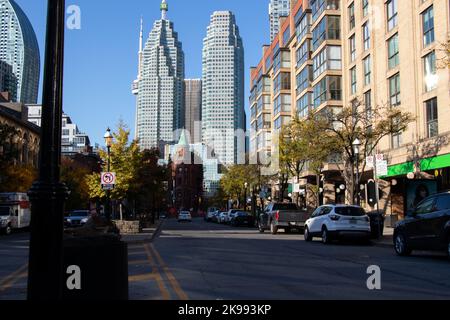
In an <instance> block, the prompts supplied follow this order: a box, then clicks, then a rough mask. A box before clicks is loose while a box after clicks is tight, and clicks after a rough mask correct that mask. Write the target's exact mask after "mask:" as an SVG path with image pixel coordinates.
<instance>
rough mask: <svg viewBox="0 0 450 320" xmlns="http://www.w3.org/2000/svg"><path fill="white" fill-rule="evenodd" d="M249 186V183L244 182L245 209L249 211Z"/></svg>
mask: <svg viewBox="0 0 450 320" xmlns="http://www.w3.org/2000/svg"><path fill="white" fill-rule="evenodd" d="M247 188H248V183H247V182H246V183H244V211H247Z"/></svg>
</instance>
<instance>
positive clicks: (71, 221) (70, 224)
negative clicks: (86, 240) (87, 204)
mask: <svg viewBox="0 0 450 320" xmlns="http://www.w3.org/2000/svg"><path fill="white" fill-rule="evenodd" d="M90 217H91V213H90V212H89V210H74V211H72V212H70V213H69V214H68V216H67V217H66V218H65V221H64V225H65V227H66V228H78V227H82V226H84V225H85V224H86V223H87V222H88V221H89V218H90Z"/></svg>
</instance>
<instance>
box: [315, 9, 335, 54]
mask: <svg viewBox="0 0 450 320" xmlns="http://www.w3.org/2000/svg"><path fill="white" fill-rule="evenodd" d="M340 37H341V29H340V17H338V16H325V17H324V18H323V19H322V20H321V21H320V23H319V24H318V25H317V26H316V28H315V29H314V31H313V50H316V49H317V48H318V47H319V46H320V45H321V44H322V43H323V42H324V41H325V40H338V39H340Z"/></svg>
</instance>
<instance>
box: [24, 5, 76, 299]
mask: <svg viewBox="0 0 450 320" xmlns="http://www.w3.org/2000/svg"><path fill="white" fill-rule="evenodd" d="M64 28H65V1H64V0H48V5H47V30H46V41H45V63H44V82H43V93H42V106H43V107H42V125H41V139H40V155H39V157H40V166H39V178H38V180H37V181H36V182H35V183H34V184H33V186H32V188H31V189H30V191H29V193H28V194H29V196H30V201H31V235H30V253H29V265H28V292H27V296H28V299H29V300H35V301H54V300H62V297H63V288H64V285H65V280H63V275H64V270H63V269H64V265H63V232H64V202H65V200H66V199H67V196H68V190H67V188H66V186H65V185H64V184H63V183H61V182H60V165H61V125H62V96H63V70H64Z"/></svg>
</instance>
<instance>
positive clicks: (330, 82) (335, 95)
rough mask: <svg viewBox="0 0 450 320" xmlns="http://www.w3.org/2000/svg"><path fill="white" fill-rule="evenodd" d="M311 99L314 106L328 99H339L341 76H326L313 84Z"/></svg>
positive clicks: (340, 96) (340, 97)
mask: <svg viewBox="0 0 450 320" xmlns="http://www.w3.org/2000/svg"><path fill="white" fill-rule="evenodd" d="M313 90H314V93H313V100H314V107H315V108H317V107H319V106H320V105H321V104H322V103H324V102H326V101H328V100H341V99H342V87H341V77H339V76H327V77H324V78H323V79H322V80H321V81H319V83H318V84H316V85H315V86H314V89H313Z"/></svg>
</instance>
